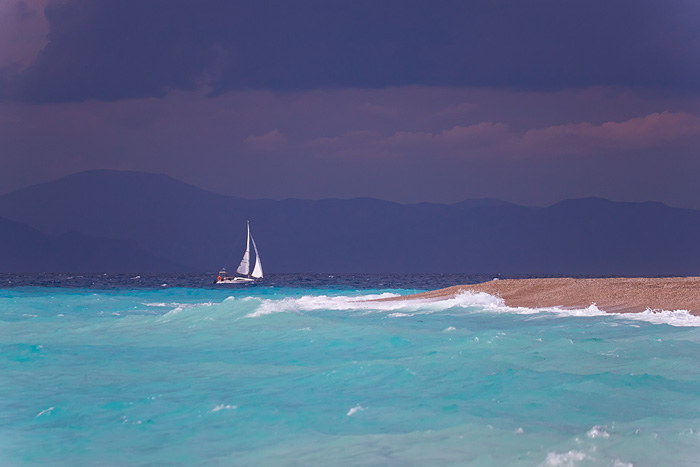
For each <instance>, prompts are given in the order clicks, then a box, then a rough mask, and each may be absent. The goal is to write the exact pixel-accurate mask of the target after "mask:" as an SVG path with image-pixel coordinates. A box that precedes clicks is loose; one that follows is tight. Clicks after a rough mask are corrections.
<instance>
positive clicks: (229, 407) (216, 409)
mask: <svg viewBox="0 0 700 467" xmlns="http://www.w3.org/2000/svg"><path fill="white" fill-rule="evenodd" d="M237 408H238V406H237V405H226V404H219V405H217V406H216V407H214V408H213V409H211V411H210V412H209V413H214V412H220V411H222V410H234V409H237Z"/></svg>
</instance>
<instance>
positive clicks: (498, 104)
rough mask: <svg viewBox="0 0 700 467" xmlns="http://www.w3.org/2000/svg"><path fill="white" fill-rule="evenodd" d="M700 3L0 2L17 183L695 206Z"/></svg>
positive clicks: (5, 144)
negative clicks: (144, 175) (103, 182)
mask: <svg viewBox="0 0 700 467" xmlns="http://www.w3.org/2000/svg"><path fill="white" fill-rule="evenodd" d="M698 148H700V2H698V1H696V0H684V1H681V0H663V1H661V0H658V1H645V0H626V1H625V0H578V1H577V0H543V1H540V0H531V1H522V0H510V1H508V0H503V1H499V0H483V1H467V0H461V1H410V0H401V1H381V0H370V1H358V0H354V1H341V0H324V1H320V0H319V1H308V0H295V1H288V0H284V1H245V2H244V1H229V0H220V1H206V0H205V1H188V2H184V1H175V0H148V1H142V0H99V1H98V0H94V1H75V0H67V1H66V0H63V1H51V0H24V1H16V0H0V193H4V192H8V191H11V190H14V189H17V188H21V187H24V186H28V185H31V184H34V183H38V182H42V181H46V180H50V179H54V178H57V177H59V176H63V175H67V174H70V173H74V172H79V171H83V170H87V169H95V168H114V169H125V170H142V171H148V172H157V173H165V174H168V175H171V176H173V177H175V178H178V179H181V180H184V181H186V182H189V183H193V184H195V185H197V186H200V187H202V188H206V189H210V190H213V191H217V192H221V193H226V194H232V195H237V196H242V197H246V198H275V199H279V198H287V197H300V198H327V197H341V198H348V197H358V196H371V197H377V198H383V199H389V200H396V201H400V202H420V201H435V202H455V201H459V200H463V199H468V198H476V197H495V198H501V199H505V200H510V201H514V202H518V203H522V204H531V205H547V204H551V203H553V202H556V201H559V200H561V199H564V198H571V197H583V196H602V197H607V198H611V199H614V200H622V201H645V200H656V201H663V202H666V203H668V204H671V205H674V206H680V207H693V208H698V209H700V188H698V186H699V185H698V178H699V177H698V176H699V175H700V149H698Z"/></svg>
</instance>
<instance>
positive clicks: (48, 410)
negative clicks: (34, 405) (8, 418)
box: [34, 407, 54, 418]
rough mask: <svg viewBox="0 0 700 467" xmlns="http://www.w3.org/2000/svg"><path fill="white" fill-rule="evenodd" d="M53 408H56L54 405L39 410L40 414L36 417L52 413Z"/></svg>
mask: <svg viewBox="0 0 700 467" xmlns="http://www.w3.org/2000/svg"><path fill="white" fill-rule="evenodd" d="M53 409H54V408H53V407H49V408H48V409H44V410H42V411H41V412H39V413H38V414H36V416H35V417H34V418H37V417H41V416H42V415H51V412H52V411H53Z"/></svg>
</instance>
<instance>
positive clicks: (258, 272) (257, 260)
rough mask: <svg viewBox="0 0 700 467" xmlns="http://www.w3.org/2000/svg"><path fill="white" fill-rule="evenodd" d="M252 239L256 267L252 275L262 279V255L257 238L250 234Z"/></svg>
mask: <svg viewBox="0 0 700 467" xmlns="http://www.w3.org/2000/svg"><path fill="white" fill-rule="evenodd" d="M250 239H251V240H252V242H253V249H254V250H255V267H254V268H253V274H252V276H253V277H254V278H256V279H262V276H263V270H262V262H261V261H260V255H259V254H258V247H257V246H255V239H254V238H253V236H252V235H251V236H250Z"/></svg>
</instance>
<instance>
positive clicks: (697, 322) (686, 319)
mask: <svg viewBox="0 0 700 467" xmlns="http://www.w3.org/2000/svg"><path fill="white" fill-rule="evenodd" d="M398 296H399V295H397V294H393V293H382V294H368V295H352V296H348V295H340V296H326V295H304V296H303V297H296V298H285V299H282V300H274V299H258V298H255V297H246V298H243V299H242V301H250V300H259V301H260V305H259V306H258V307H257V309H256V310H255V311H253V312H251V313H249V314H247V315H246V317H247V318H258V317H260V316H265V315H269V314H273V313H283V312H292V313H300V312H304V311H315V310H332V311H351V310H355V311H361V312H364V313H382V312H386V313H387V317H389V318H406V317H412V316H416V315H426V314H431V313H438V312H441V311H446V310H451V311H453V312H454V311H455V310H456V309H464V310H466V309H473V311H477V312H488V313H514V314H519V315H538V316H536V318H546V317H547V316H554V317H574V318H590V317H600V316H606V317H614V318H618V319H621V320H626V321H645V322H648V323H652V324H668V325H671V326H696V327H700V316H693V315H691V314H690V313H689V312H688V311H687V310H676V311H665V310H661V311H659V310H646V311H644V312H641V313H608V312H605V311H603V310H601V309H599V308H598V307H597V306H596V304H595V303H592V304H591V305H589V306H587V307H585V308H575V309H568V308H560V307H546V308H527V307H509V306H506V305H505V302H504V301H503V299H502V298H500V297H495V296H493V295H489V294H486V293H483V292H478V293H472V292H463V293H460V294H458V295H456V296H454V297H449V298H443V299H406V300H392V301H376V300H378V299H382V298H391V297H398ZM227 300H228V299H227ZM149 306H160V305H156V304H149ZM178 311H181V310H173V312H178ZM629 325H630V326H635V327H636V326H637V325H634V324H629Z"/></svg>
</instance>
